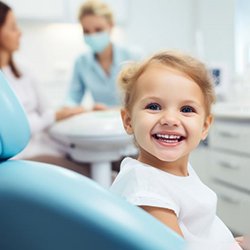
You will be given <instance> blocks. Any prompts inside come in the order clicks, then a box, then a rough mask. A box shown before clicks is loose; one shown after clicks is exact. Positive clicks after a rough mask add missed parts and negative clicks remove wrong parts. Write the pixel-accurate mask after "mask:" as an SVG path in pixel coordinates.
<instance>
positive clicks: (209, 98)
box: [118, 51, 216, 114]
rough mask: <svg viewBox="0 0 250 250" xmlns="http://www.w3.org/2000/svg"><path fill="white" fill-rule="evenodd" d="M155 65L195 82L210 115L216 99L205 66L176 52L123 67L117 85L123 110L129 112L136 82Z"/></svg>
mask: <svg viewBox="0 0 250 250" xmlns="http://www.w3.org/2000/svg"><path fill="white" fill-rule="evenodd" d="M155 64H161V65H165V66H167V67H169V68H172V69H175V70H178V71H180V72H182V73H184V74H185V75H187V76H188V77H189V78H191V79H192V80H193V81H194V82H196V83H197V84H198V86H199V87H200V89H201V90H202V93H203V95H204V99H205V108H206V113H207V114H210V112H211V106H212V104H213V103H214V102H215V99H216V98H215V91H214V84H213V81H212V78H211V76H210V74H209V72H208V70H207V68H206V66H205V65H204V64H203V63H202V62H200V61H199V60H197V59H195V58H193V57H191V56H189V55H186V54H183V53H180V52H177V51H163V52H159V53H157V54H154V55H153V56H151V57H149V58H147V59H146V60H144V61H142V62H139V63H129V64H127V65H125V67H124V68H123V69H122V71H121V72H120V74H119V76H118V83H119V86H120V88H121V90H122V93H123V102H124V108H126V109H128V110H129V111H131V108H132V104H133V102H134V99H135V96H136V95H135V92H136V91H135V86H136V81H137V80H138V78H139V77H140V76H141V75H142V74H143V72H145V71H146V69H147V68H148V67H150V66H151V65H155Z"/></svg>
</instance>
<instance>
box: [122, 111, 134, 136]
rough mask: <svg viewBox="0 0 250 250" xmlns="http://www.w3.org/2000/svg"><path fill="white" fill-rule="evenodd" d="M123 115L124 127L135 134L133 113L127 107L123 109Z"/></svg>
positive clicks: (129, 132)
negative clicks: (132, 120)
mask: <svg viewBox="0 0 250 250" xmlns="http://www.w3.org/2000/svg"><path fill="white" fill-rule="evenodd" d="M121 117H122V122H123V127H124V129H125V130H126V132H127V133H128V134H129V135H131V134H133V128H132V124H131V115H130V113H129V111H128V110H127V109H122V110H121Z"/></svg>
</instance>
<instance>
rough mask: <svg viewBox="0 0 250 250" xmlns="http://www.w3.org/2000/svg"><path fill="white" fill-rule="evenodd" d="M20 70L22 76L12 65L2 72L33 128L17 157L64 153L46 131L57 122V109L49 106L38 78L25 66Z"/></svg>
mask: <svg viewBox="0 0 250 250" xmlns="http://www.w3.org/2000/svg"><path fill="white" fill-rule="evenodd" d="M18 66H19V65H18ZM18 68H20V67H18ZM20 71H21V74H22V76H21V77H20V78H16V77H15V76H14V75H13V73H12V71H11V69H10V67H4V68H2V72H3V73H4V75H5V77H6V79H7V80H8V82H9V84H10V86H11V87H12V89H13V90H14V92H15V94H16V96H17V98H18V99H19V101H20V103H21V104H22V105H23V108H24V110H25V112H26V115H27V118H28V121H29V125H30V129H31V140H30V142H29V144H28V145H27V146H26V148H25V149H24V150H23V151H22V152H21V153H19V154H18V155H17V156H15V158H16V159H23V158H30V157H34V156H37V155H43V154H46V155H57V156H60V155H62V154H63V153H62V152H61V150H60V149H59V145H58V144H57V143H55V142H54V141H52V140H51V139H50V138H49V136H48V134H47V133H46V129H47V128H48V127H49V126H50V125H52V124H53V123H54V122H55V111H54V110H53V109H51V108H49V107H48V101H47V100H46V98H45V97H44V96H43V95H42V93H41V91H39V89H38V83H37V81H36V79H35V78H34V77H33V76H32V75H31V74H30V73H29V72H28V71H27V70H25V68H20Z"/></svg>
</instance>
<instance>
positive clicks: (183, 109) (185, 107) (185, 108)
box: [181, 106, 195, 113]
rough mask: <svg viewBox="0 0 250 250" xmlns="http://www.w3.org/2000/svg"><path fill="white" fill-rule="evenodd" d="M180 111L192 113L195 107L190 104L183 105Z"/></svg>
mask: <svg viewBox="0 0 250 250" xmlns="http://www.w3.org/2000/svg"><path fill="white" fill-rule="evenodd" d="M181 112H183V113H193V112H195V109H194V108H192V107H190V106H184V107H182V108H181Z"/></svg>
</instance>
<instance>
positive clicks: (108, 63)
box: [67, 0, 139, 110]
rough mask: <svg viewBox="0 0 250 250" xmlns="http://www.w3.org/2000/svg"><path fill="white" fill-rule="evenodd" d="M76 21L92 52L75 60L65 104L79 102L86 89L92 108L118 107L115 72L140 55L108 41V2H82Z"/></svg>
mask: <svg viewBox="0 0 250 250" xmlns="http://www.w3.org/2000/svg"><path fill="white" fill-rule="evenodd" d="M79 21H80V23H81V25H82V28H83V33H84V40H85V42H86V44H87V45H89V47H90V49H91V51H88V52H87V53H85V54H83V55H81V56H80V57H79V58H77V60H76V62H75V65H74V70H73V76H72V81H71V85H70V89H69V92H68V96H67V105H70V106H75V105H79V104H80V103H81V101H82V98H83V96H84V94H85V92H86V90H88V91H90V93H91V95H92V97H93V99H94V102H95V104H94V107H93V110H105V109H108V108H110V107H115V106H118V105H119V104H120V102H119V95H118V93H117V88H116V78H117V75H118V72H119V71H120V69H121V66H122V63H124V62H126V61H131V60H136V59H138V58H139V57H138V55H137V56H136V55H135V54H133V53H131V52H130V51H128V50H127V49H125V48H121V47H119V46H117V45H116V44H114V43H112V42H111V30H112V28H113V26H114V19H113V13H112V11H111V9H110V8H109V6H108V5H107V4H105V3H102V2H100V1H97V0H90V1H87V2H85V3H84V4H83V5H82V7H81V8H80V12H79Z"/></svg>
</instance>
